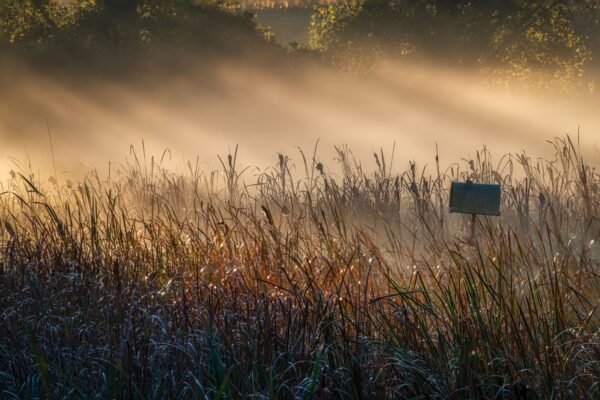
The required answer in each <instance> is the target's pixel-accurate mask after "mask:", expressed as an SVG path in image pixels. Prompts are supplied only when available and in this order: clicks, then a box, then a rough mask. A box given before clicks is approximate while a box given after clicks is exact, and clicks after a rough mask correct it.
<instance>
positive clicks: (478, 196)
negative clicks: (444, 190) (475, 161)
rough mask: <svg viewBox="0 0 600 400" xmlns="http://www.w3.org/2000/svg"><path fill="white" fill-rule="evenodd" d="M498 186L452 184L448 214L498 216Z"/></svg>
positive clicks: (471, 183)
mask: <svg viewBox="0 0 600 400" xmlns="http://www.w3.org/2000/svg"><path fill="white" fill-rule="evenodd" d="M501 193H502V188H501V187H500V185H497V184H491V183H474V182H469V181H467V182H452V185H451V186H450V212H452V213H463V214H480V215H500V195H501Z"/></svg>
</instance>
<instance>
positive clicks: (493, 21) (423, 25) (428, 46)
mask: <svg viewBox="0 0 600 400" xmlns="http://www.w3.org/2000/svg"><path fill="white" fill-rule="evenodd" d="M310 44H311V46H312V47H313V48H317V49H321V50H323V51H326V52H328V53H331V54H332V56H333V57H334V60H336V61H337V62H338V63H340V64H342V65H344V64H348V63H351V64H353V63H359V64H364V63H368V62H370V61H371V60H372V59H373V58H377V57H378V56H381V55H390V54H392V55H395V56H396V57H400V58H404V59H408V60H423V59H428V60H433V61H434V62H436V63H444V64H449V65H461V66H466V67H474V66H475V67H478V68H484V69H487V71H488V76H489V78H490V79H491V80H499V81H507V80H510V79H514V78H516V79H517V80H520V81H525V82H529V83H534V82H533V80H534V79H536V80H537V81H538V82H539V81H540V79H539V77H540V76H541V77H543V78H544V79H543V80H541V82H539V83H541V84H542V85H543V86H544V87H545V88H547V89H548V88H557V87H558V88H560V87H565V86H567V85H572V84H573V83H575V82H577V83H583V82H585V83H587V84H589V83H590V82H592V78H591V77H590V76H587V77H584V74H585V73H586V67H588V70H591V69H592V64H591V63H590V61H593V60H594V57H593V54H594V51H598V50H599V49H598V47H599V46H600V2H597V1H595V2H593V1H592V2H571V1H543V0H542V1H521V0H508V1H507V0H503V1H444V0H431V1H426V0H408V1H395V2H388V1H383V0H367V1H365V2H360V3H359V2H357V3H350V4H341V5H330V6H328V7H321V8H319V9H318V11H317V12H316V13H315V15H314V17H313V20H312V23H311V43H310ZM598 54H600V53H598ZM596 62H597V60H596ZM581 78H583V79H581Z"/></svg>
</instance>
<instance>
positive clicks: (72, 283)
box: [0, 139, 600, 399]
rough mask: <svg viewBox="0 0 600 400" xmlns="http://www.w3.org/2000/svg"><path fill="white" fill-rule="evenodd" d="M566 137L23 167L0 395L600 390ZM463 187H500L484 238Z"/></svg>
mask: <svg viewBox="0 0 600 400" xmlns="http://www.w3.org/2000/svg"><path fill="white" fill-rule="evenodd" d="M554 146H555V148H556V159H554V160H552V161H543V160H532V159H530V158H528V157H526V156H525V155H520V156H517V157H503V158H501V159H497V160H495V161H493V160H492V158H491V155H490V154H489V153H488V152H487V151H483V152H480V153H478V155H477V158H476V159H474V160H470V161H468V162H465V163H464V164H462V163H461V164H453V165H452V166H451V167H449V168H448V169H443V168H441V166H440V165H439V164H434V166H433V170H432V173H427V172H426V169H421V167H420V166H416V165H410V168H409V169H408V170H407V171H406V172H404V173H402V174H400V175H395V174H392V173H391V169H392V167H391V165H390V163H391V161H390V160H389V159H388V158H386V157H385V156H384V154H383V153H382V154H377V155H376V156H375V162H376V166H377V167H376V169H375V171H374V172H372V173H370V172H368V171H367V170H366V169H363V167H362V166H361V165H360V164H358V163H356V162H355V161H353V158H352V154H351V153H350V152H349V151H348V150H347V149H344V148H341V149H338V155H339V159H338V162H339V164H338V165H337V166H336V165H327V164H326V165H324V164H322V163H321V162H318V155H315V156H313V157H312V160H313V161H310V160H311V158H308V157H306V158H305V156H304V155H303V154H301V156H299V157H298V159H299V160H302V159H304V160H305V162H304V164H303V163H302V162H300V163H299V164H296V165H295V166H294V165H293V164H292V162H291V161H290V159H289V158H288V157H287V156H283V155H281V156H280V157H279V161H278V163H277V165H276V166H275V167H274V168H272V169H269V170H267V171H264V172H260V173H257V174H255V175H254V176H253V175H251V174H250V172H249V171H248V170H246V172H245V173H242V172H240V171H242V170H241V168H240V167H239V166H238V165H237V162H236V158H237V157H236V154H230V155H229V156H228V157H226V158H223V159H222V161H223V171H221V172H220V173H205V172H203V171H200V170H199V169H198V168H197V167H195V166H194V165H193V164H190V165H189V167H190V170H189V173H187V174H185V175H179V174H174V173H172V172H170V171H168V170H165V169H164V168H162V167H161V166H160V164H159V162H157V161H155V160H154V158H152V159H151V160H150V159H149V160H148V161H144V160H145V159H146V158H145V157H144V158H140V159H138V158H137V157H136V158H135V159H134V161H133V162H132V163H131V164H126V165H125V166H124V167H122V169H121V170H120V171H119V172H118V173H116V174H113V175H112V177H110V179H108V180H105V179H102V178H99V177H98V176H96V175H94V174H92V175H90V176H89V177H88V178H87V179H86V180H84V181H83V182H81V183H80V184H73V183H71V182H67V183H62V182H56V181H54V183H52V184H49V186H48V185H42V184H41V183H39V182H36V181H35V179H34V177H33V176H30V175H29V174H28V173H26V171H23V173H22V174H21V173H14V174H13V178H12V180H11V181H10V182H8V184H7V185H6V186H4V189H3V193H2V195H1V196H0V218H1V221H2V225H1V227H0V244H1V245H0V310H1V312H0V338H1V340H0V366H1V367H0V391H1V393H2V396H3V397H5V398H41V397H44V398H111V399H115V398H140V399H149V398H176V397H180V398H211V399H216V398H277V399H285V398H298V399H334V398H335V399H360V398H363V399H366V398H398V399H412V398H414V399H416V398H435V399H446V398H447V399H472V398H490V399H492V398H494V399H538V398H539V399H547V398H581V399H595V398H598V397H599V396H600V391H599V390H600V385H599V384H598V382H599V381H600V319H599V316H598V305H599V304H600V247H599V246H600V243H599V242H598V239H599V238H600V214H599V210H600V174H598V172H597V171H596V170H594V169H593V168H591V167H590V166H589V165H588V164H586V163H585V161H584V160H583V159H582V158H581V156H580V155H579V153H578V150H577V145H576V144H574V143H573V142H571V141H570V140H569V139H565V140H556V141H554ZM294 170H297V171H299V172H298V173H293V172H292V171H294ZM336 171H337V172H336ZM456 178H460V179H465V178H473V179H477V180H482V181H488V182H501V183H502V184H503V199H502V203H503V204H502V213H503V214H502V216H501V217H499V218H480V219H479V221H478V222H477V234H476V237H475V239H474V240H471V239H469V235H468V231H469V227H468V221H469V219H468V218H466V217H461V216H457V215H448V213H447V207H448V195H447V191H446V189H447V187H448V185H449V181H450V180H452V179H456ZM253 183H254V185H252V184H253Z"/></svg>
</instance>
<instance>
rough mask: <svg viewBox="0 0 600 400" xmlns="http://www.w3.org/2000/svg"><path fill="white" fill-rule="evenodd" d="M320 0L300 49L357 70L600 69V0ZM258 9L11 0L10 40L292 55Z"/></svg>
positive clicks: (29, 48)
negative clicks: (376, 66) (395, 64)
mask: <svg viewBox="0 0 600 400" xmlns="http://www.w3.org/2000/svg"><path fill="white" fill-rule="evenodd" d="M314 7H315V10H314V15H313V18H312V21H311V23H310V27H307V29H310V41H309V43H307V44H300V45H299V46H295V49H296V50H298V51H297V52H296V54H295V56H298V55H301V56H307V57H310V58H311V59H312V58H314V55H315V54H316V55H320V56H321V57H323V58H324V59H326V60H328V61H332V62H333V63H334V64H336V65H338V66H341V67H342V68H346V69H352V70H356V69H361V68H362V67H364V66H368V65H370V64H371V63H373V62H374V61H375V60H379V59H381V58H385V57H389V56H393V57H395V58H403V59H405V60H407V61H422V60H424V59H425V60H427V61H433V62H435V63H443V64H445V65H451V66H452V65H454V66H456V65H460V66H466V67H469V68H473V67H474V68H477V69H480V70H484V71H485V72H486V76H487V77H488V79H489V80H490V81H492V82H498V83H509V82H511V81H514V82H517V81H518V82H521V83H525V84H527V85H535V86H541V87H543V88H545V89H554V90H556V89H558V90H562V89H564V88H567V87H569V88H572V87H573V86H574V85H575V86H576V87H578V88H579V89H580V90H581V91H593V90H594V86H595V80H596V79H597V71H598V70H599V69H600V68H599V67H600V64H599V61H598V60H599V59H600V58H599V57H595V56H594V55H595V54H600V1H598V0H588V1H575V0H560V1H554V0H553V1H550V0H537V1H523V0H503V1H483V0H482V1H479V0H477V1H472V0H471V1H466V0H461V1H447V0H403V1H392V2H389V1H384V0H365V1H361V2H348V3H335V4H332V5H329V6H314ZM244 10H246V11H244ZM247 10H248V9H247V8H245V7H244V6H241V5H236V4H235V3H225V2H211V1H205V2H198V1H194V0H124V1H117V0H71V1H66V2H65V1H62V2H57V1H55V0H5V1H3V2H2V3H1V4H0V47H1V48H4V51H6V49H10V50H12V51H13V52H17V53H20V54H23V53H25V54H28V55H32V54H35V55H40V54H45V55H50V57H46V58H50V59H54V60H59V59H60V60H62V61H63V63H64V61H65V60H66V61H73V60H83V61H84V62H87V63H88V64H89V61H90V57H91V58H92V61H94V62H99V60H104V61H106V62H107V63H109V64H110V63H111V62H112V61H113V60H114V59H115V57H114V56H115V55H117V56H119V55H120V56H123V55H125V57H126V58H127V59H128V60H131V59H132V57H133V56H134V55H139V56H140V58H141V59H142V60H145V61H148V60H150V61H152V62H156V61H157V60H161V61H165V60H170V59H171V58H172V55H173V53H175V54H176V53H182V54H183V55H185V56H187V57H189V56H190V55H192V56H197V57H200V58H202V57H204V56H206V55H209V54H211V55H249V54H252V55H255V56H256V57H257V58H260V57H263V58H265V59H269V61H274V60H275V61H278V60H279V61H280V60H283V59H285V58H286V55H285V52H284V51H283V49H281V48H278V46H276V45H275V44H274V43H273V35H272V33H271V32H270V31H269V29H268V27H262V26H260V25H258V24H257V23H256V21H255V20H254V19H253V15H252V12H250V11H247ZM167 50H168V51H167ZM264 51H266V53H265V52H264ZM274 52H275V53H274ZM275 54H276V55H275ZM94 56H95V57H94ZM295 59H297V57H295ZM57 62H58V61H57Z"/></svg>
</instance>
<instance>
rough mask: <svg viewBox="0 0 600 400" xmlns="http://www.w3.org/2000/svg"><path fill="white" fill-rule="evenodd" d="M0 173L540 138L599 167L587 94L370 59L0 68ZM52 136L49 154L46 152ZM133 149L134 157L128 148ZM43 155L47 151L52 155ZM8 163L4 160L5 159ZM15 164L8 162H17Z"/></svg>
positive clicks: (538, 144) (419, 157)
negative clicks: (87, 70)
mask: <svg viewBox="0 0 600 400" xmlns="http://www.w3.org/2000/svg"><path fill="white" fill-rule="evenodd" d="M0 85H1V87H2V88H3V89H2V91H0V139H1V142H2V146H1V147H0V157H1V159H2V163H1V164H0V165H1V167H0V173H1V174H2V176H3V177H6V176H7V174H8V173H9V171H10V170H17V169H19V168H20V169H27V168H29V167H27V164H28V163H31V166H32V170H33V172H35V173H39V174H41V175H42V176H45V177H47V176H50V175H54V171H53V169H54V164H55V165H56V174H57V175H58V177H59V178H60V177H66V176H77V175H79V174H81V173H82V172H85V171H89V170H91V169H98V171H100V172H105V171H107V168H108V165H109V162H110V163H112V164H113V165H114V164H115V163H116V164H118V163H121V162H123V161H124V160H125V159H126V158H127V157H131V153H130V148H131V146H133V148H134V149H136V151H137V152H142V151H145V153H146V155H147V156H148V157H149V156H150V155H154V156H155V157H157V158H160V157H161V156H162V154H163V153H164V151H165V150H167V149H168V150H169V152H168V153H167V156H166V159H167V160H169V163H170V164H171V167H173V168H175V169H178V168H183V167H184V165H185V162H186V161H187V160H196V159H197V160H198V161H199V163H200V164H201V165H202V166H203V167H204V168H206V169H209V170H211V169H216V168H218V167H219V163H218V158H217V155H223V154H226V153H227V152H228V151H233V149H234V148H235V146H236V145H237V146H239V162H240V163H241V164H242V165H244V166H256V167H258V168H264V167H267V166H268V165H272V164H273V163H274V162H275V160H276V158H277V154H278V153H283V154H286V155H289V156H290V158H291V159H292V160H293V161H294V162H295V163H296V164H299V163H300V162H301V157H300V155H299V153H298V148H301V149H303V150H304V151H305V152H306V153H308V154H312V151H313V149H314V147H315V145H316V144H317V143H318V151H317V155H318V158H319V160H320V161H321V162H323V164H324V165H325V167H326V168H328V167H329V166H331V167H333V164H334V163H333V158H334V154H335V152H334V146H336V145H337V146H340V145H347V146H348V147H349V148H350V150H352V152H353V153H354V155H355V156H356V158H357V159H359V160H361V161H362V162H363V164H364V165H365V166H370V165H371V164H373V165H374V161H373V157H372V153H373V152H376V151H379V149H383V150H384V152H385V153H386V154H388V155H391V153H392V149H394V166H395V167H396V168H398V169H404V168H406V166H407V165H408V162H409V161H416V162H417V163H418V164H421V165H423V164H426V163H432V162H433V161H434V158H435V154H436V148H437V149H439V155H440V161H441V164H442V166H448V165H450V164H451V163H453V162H456V161H460V159H461V158H465V159H469V158H471V157H474V156H475V153H476V151H477V150H480V149H481V148H482V147H483V146H486V147H487V148H488V149H490V151H491V152H492V154H493V155H495V156H496V159H498V160H499V158H500V157H501V156H502V155H504V154H507V153H513V154H514V153H516V152H521V151H525V152H527V153H528V154H529V155H531V156H534V157H546V158H548V157H552V156H553V151H554V150H553V148H552V147H551V146H549V145H548V144H546V143H545V141H546V140H548V139H552V138H554V137H557V136H564V135H565V134H569V135H571V137H572V138H574V139H577V138H578V140H579V142H580V146H581V150H582V152H583V154H584V155H585V157H586V158H587V159H588V160H589V162H590V163H592V164H594V163H598V161H599V160H600V134H599V132H600V115H599V114H598V113H597V105H598V104H597V98H593V97H591V96H578V97H574V96H571V97H569V96H565V95H561V96H559V95H554V96H552V95H548V94H536V93H533V92H528V91H524V90H521V91H516V90H513V91H508V90H506V89H504V88H498V87H493V86H490V85H486V84H485V83H484V80H483V79H482V76H481V75H479V74H477V73H473V72H472V71H469V70H457V69H453V70H451V69H444V68H440V67H435V66H432V65H425V64H421V65H407V64H402V63H396V62H387V63H382V64H381V65H378V66H375V67H374V68H373V69H372V70H370V71H369V72H365V73H360V74H349V73H343V72H340V71H339V70H335V69H332V68H328V67H324V66H322V65H316V64H309V63H304V64H302V65H296V66H292V67H290V66H287V67H281V68H279V67H277V68H265V65H264V64H252V63H246V64H243V65H241V64H236V63H233V62H226V61H223V62H215V63H213V64H211V65H210V66H207V65H204V64H202V63H201V62H200V61H198V62H189V63H188V65H187V67H186V68H184V69H178V70H177V71H175V72H174V71H170V70H167V69H165V70H154V71H152V72H145V73H143V74H140V76H139V77H138V79H135V80H129V81H126V80H117V79H108V78H102V77H99V76H98V77H95V78H93V79H92V78H90V77H89V76H86V77H85V79H80V78H77V77H75V75H74V76H73V78H65V77H64V76H63V77H61V78H58V77H56V76H55V75H52V74H44V73H42V72H39V69H37V70H35V71H34V70H29V69H27V68H25V67H22V66H18V67H17V66H15V65H13V66H11V67H8V66H5V67H4V68H3V69H2V72H1V74H0ZM51 142H52V146H51ZM142 143H143V149H142ZM52 149H53V151H52ZM17 160H18V161H17ZM19 163H20V164H19Z"/></svg>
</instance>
